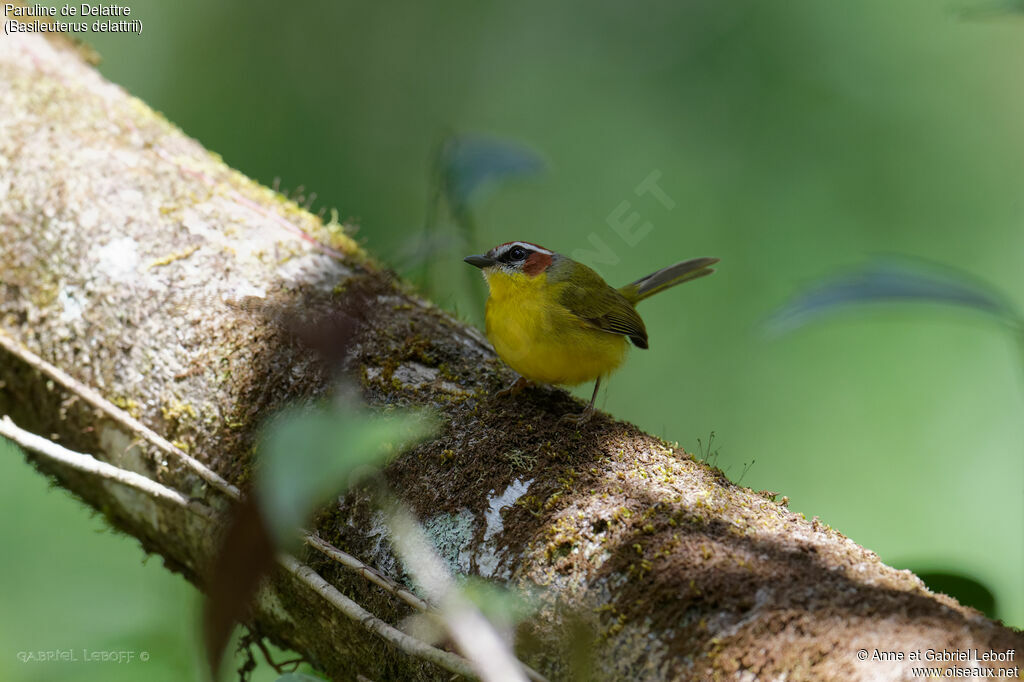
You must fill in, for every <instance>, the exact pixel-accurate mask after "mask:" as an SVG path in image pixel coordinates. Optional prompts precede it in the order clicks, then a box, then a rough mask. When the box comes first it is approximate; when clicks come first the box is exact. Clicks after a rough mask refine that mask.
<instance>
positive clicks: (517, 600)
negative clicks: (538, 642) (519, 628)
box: [459, 576, 539, 630]
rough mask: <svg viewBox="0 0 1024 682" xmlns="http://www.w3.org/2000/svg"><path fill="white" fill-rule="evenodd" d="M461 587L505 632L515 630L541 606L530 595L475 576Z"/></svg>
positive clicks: (470, 577)
mask: <svg viewBox="0 0 1024 682" xmlns="http://www.w3.org/2000/svg"><path fill="white" fill-rule="evenodd" d="M459 587H460V589H461V590H462V594H463V595H465V597H466V598H467V599H469V600H470V601H471V602H473V604H475V605H476V607H477V608H478V609H480V612H481V613H482V614H484V617H485V618H487V620H489V621H490V622H491V623H493V624H494V625H495V626H497V627H499V628H501V629H504V630H511V629H513V628H515V626H516V625H518V624H519V623H521V622H522V621H524V620H526V619H527V618H529V617H530V616H532V615H533V614H534V613H535V612H536V611H537V608H538V606H539V605H538V603H537V602H536V601H535V600H533V599H531V598H530V597H529V596H528V595H525V594H523V593H520V592H516V591H513V590H510V589H507V588H505V587H502V586H501V585H497V584H495V583H492V582H489V581H487V580H484V579H482V578H477V577H475V576H467V577H466V578H465V579H464V580H462V581H461V583H460V586H459Z"/></svg>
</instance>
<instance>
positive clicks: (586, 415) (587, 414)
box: [559, 377, 601, 426]
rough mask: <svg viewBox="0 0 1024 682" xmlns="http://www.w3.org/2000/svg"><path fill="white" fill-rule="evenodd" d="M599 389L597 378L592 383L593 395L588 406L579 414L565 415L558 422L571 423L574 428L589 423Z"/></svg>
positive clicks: (599, 383) (599, 381) (599, 378)
mask: <svg viewBox="0 0 1024 682" xmlns="http://www.w3.org/2000/svg"><path fill="white" fill-rule="evenodd" d="M599 388H601V377H598V378H597V381H595V382H594V394H593V395H592V396H590V404H589V405H587V406H586V408H584V410H583V411H582V412H580V413H579V414H565V415H562V418H561V419H560V420H559V421H563V422H572V423H574V424H576V426H582V425H584V424H586V423H587V422H588V421H590V418H591V417H593V416H594V412H595V410H594V403H595V402H597V389H599Z"/></svg>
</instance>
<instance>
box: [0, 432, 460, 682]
mask: <svg viewBox="0 0 1024 682" xmlns="http://www.w3.org/2000/svg"><path fill="white" fill-rule="evenodd" d="M0 435H3V436H4V437H5V438H9V439H10V440H12V441H14V442H15V443H17V444H18V445H20V446H21V447H23V448H24V449H26V450H28V451H30V452H32V453H35V454H36V455H40V456H42V457H45V458H47V459H50V460H52V461H55V462H59V463H61V464H63V465H65V466H67V467H70V468H72V469H75V470H76V471H80V472H82V473H85V474H91V475H94V476H99V477H101V478H103V479H106V480H111V481H117V482H118V483H121V484H123V485H126V486H128V487H130V488H133V489H135V490H138V491H139V492H141V493H144V494H146V495H149V496H152V497H156V498H158V499H161V500H166V501H168V502H171V503H173V504H176V505H178V506H180V507H184V508H186V509H189V510H192V511H195V512H197V513H199V514H200V515H201V516H204V517H205V518H207V519H211V520H212V518H213V516H212V514H211V512H210V511H209V510H208V509H206V508H205V507H201V506H197V505H195V504H193V503H190V501H189V500H188V499H186V498H185V496H184V495H182V494H181V493H179V492H177V491H176V490H172V489H171V488H168V487H167V486H165V485H163V484H162V483H158V482H156V481H154V480H152V479H149V478H146V477H145V476H142V475H141V474H137V473H135V472H133V471H125V470H123V469H119V468H118V467H116V466H114V465H112V464H108V463H106V462H101V461H100V460H98V459H96V458H95V457H92V456H91V455H85V454H82V453H80V452H74V451H73V450H69V449H67V448H65V447H63V446H61V445H57V444H56V443H54V442H52V441H49V440H47V439H45V438H42V437H40V436H37V435H35V434H33V433H30V432H28V431H25V430H24V429H22V428H20V427H19V426H17V425H16V424H15V423H14V422H13V421H11V419H10V418H9V417H6V416H5V417H3V418H2V419H0ZM277 561H278V563H279V564H281V566H283V567H284V569H285V570H287V571H288V572H289V573H291V574H292V575H294V576H295V577H296V578H298V579H299V580H300V581H301V582H303V583H304V584H306V585H307V586H308V587H309V588H310V589H312V590H313V591H314V592H316V593H317V594H319V595H320V596H321V597H322V598H323V599H325V600H326V601H327V602H329V603H330V604H332V605H333V606H334V607H335V608H336V609H337V610H338V611H340V612H341V613H342V615H344V616H347V617H348V618H351V619H352V620H354V621H356V622H357V623H359V624H360V625H362V626H363V627H365V628H367V629H368V630H370V631H371V632H374V633H376V634H377V635H379V636H380V637H382V638H383V639H384V640H385V641H387V642H389V643H390V644H392V645H394V646H395V647H397V648H398V649H400V650H401V651H403V652H404V653H406V654H409V655H410V656H414V657H416V658H420V659H423V660H425V661H429V662H430V663H433V664H435V665H437V666H439V667H441V668H443V669H445V670H447V671H449V672H453V673H457V674H459V675H464V676H466V677H470V678H475V677H476V673H475V672H474V671H473V667H472V666H471V665H470V663H469V661H467V660H466V659H464V658H462V657H461V656H459V655H457V654H453V653H451V652H449V651H444V650H442V649H438V648H437V647H434V646H431V645H430V644H427V643H426V642H423V641H421V640H419V639H416V638H415V637H412V636H411V635H408V634H406V633H404V632H402V631H401V630H398V629H397V628H395V627H393V626H391V625H389V624H388V623H386V622H384V621H383V620H381V619H380V618H377V617H376V616H374V615H373V614H372V613H370V612H369V611H367V610H366V609H364V608H363V607H362V606H360V605H359V604H357V603H356V602H354V601H352V600H351V599H349V598H348V597H346V596H345V595H343V594H342V593H341V592H339V591H338V589H337V588H335V587H334V586H333V585H331V584H330V583H329V582H327V581H326V580H324V579H323V577H321V576H320V575H319V574H318V573H317V572H316V571H314V570H313V569H312V568H310V567H309V566H307V565H305V564H303V563H301V562H299V561H298V560H297V559H295V557H293V556H290V555H288V554H280V555H278V557H277Z"/></svg>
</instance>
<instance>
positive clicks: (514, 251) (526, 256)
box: [463, 242, 556, 278]
mask: <svg viewBox="0 0 1024 682" xmlns="http://www.w3.org/2000/svg"><path fill="white" fill-rule="evenodd" d="M555 257H556V254H555V253H554V252H553V251H548V250H547V249H545V248H544V247H543V246H537V245H536V244H531V243H530V242H507V243H505V244H501V245H500V246H495V247H494V248H493V249H491V250H490V251H488V252H487V253H485V254H484V255H482V256H466V257H465V258H464V259H463V260H465V261H466V262H467V263H469V264H470V265H475V266H476V267H478V268H480V269H481V270H483V271H484V275H485V276H486V277H488V278H490V276H491V275H492V274H498V273H503V274H506V275H525V276H526V277H530V278H533V277H536V276H537V275H539V274H541V273H543V272H545V271H547V269H548V267H550V265H551V264H552V263H553V262H554V260H555Z"/></svg>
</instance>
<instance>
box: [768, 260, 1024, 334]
mask: <svg viewBox="0 0 1024 682" xmlns="http://www.w3.org/2000/svg"><path fill="white" fill-rule="evenodd" d="M895 302H904V303H907V302H910V303H938V304H942V305H949V306H958V307H964V308H969V309H973V310H976V311H979V312H982V313H984V314H987V315H991V316H993V317H995V318H996V319H998V320H1000V321H1003V322H1006V323H1008V324H1011V325H1017V324H1019V322H1020V316H1019V315H1018V313H1017V311H1016V310H1015V309H1014V307H1013V306H1012V305H1011V304H1010V303H1009V301H1008V300H1007V299H1006V297H1004V296H1003V295H1002V294H1001V293H1000V292H998V291H996V290H995V289H994V288H993V287H991V286H989V285H988V284H986V283H984V282H982V281H981V280H979V279H977V278H976V277H974V276H972V275H970V274H969V273H966V272H963V271H959V270H955V269H953V268H947V267H942V266H938V265H934V264H930V263H924V262H917V261H910V260H895V259H893V260H888V261H881V262H877V263H874V264H870V265H868V266H866V267H864V268H863V269H861V270H858V271H854V272H851V273H849V274H846V275H840V276H838V277H834V278H831V279H826V280H823V281H821V282H819V283H818V284H815V285H813V286H810V287H808V288H807V289H805V290H804V291H803V292H802V293H799V294H798V295H796V296H795V297H794V298H793V299H792V300H791V301H789V302H788V303H786V304H785V305H783V306H782V307H781V308H779V309H778V310H777V311H776V312H775V313H774V314H773V315H772V316H771V317H770V318H769V319H768V320H767V321H766V323H765V327H766V330H767V331H768V333H769V334H775V335H778V334H784V333H786V332H790V331H792V330H794V329H797V328H799V327H801V326H803V325H805V324H807V323H808V322H812V321H814V320H816V319H818V318H819V317H822V316H823V315H825V314H829V313H833V312H837V311H840V310H845V309H848V308H852V307H854V306H857V305H863V304H870V303H895Z"/></svg>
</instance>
